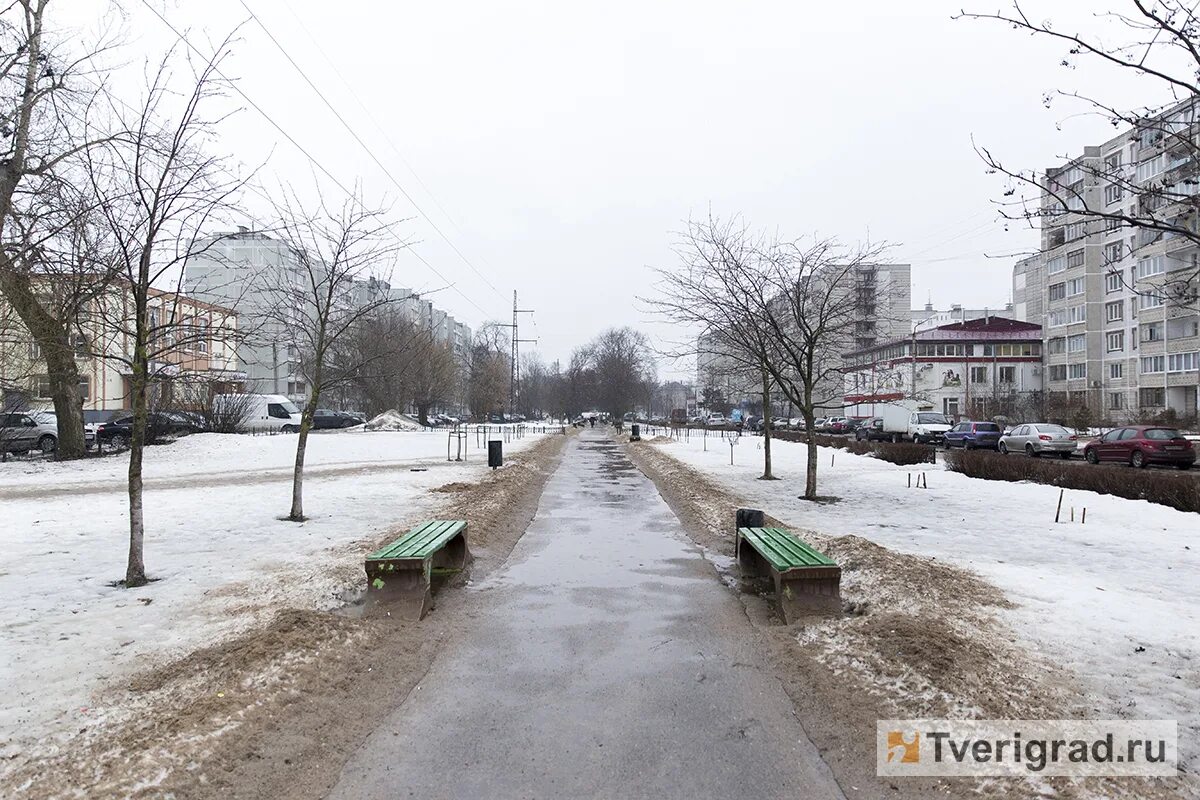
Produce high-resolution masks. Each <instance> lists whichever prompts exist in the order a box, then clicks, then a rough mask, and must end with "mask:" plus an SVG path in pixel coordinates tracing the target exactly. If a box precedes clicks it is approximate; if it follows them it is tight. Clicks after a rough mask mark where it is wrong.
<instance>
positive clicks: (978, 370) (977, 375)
mask: <svg viewBox="0 0 1200 800" xmlns="http://www.w3.org/2000/svg"><path fill="white" fill-rule="evenodd" d="M987 379H988V377H987V367H971V383H987Z"/></svg>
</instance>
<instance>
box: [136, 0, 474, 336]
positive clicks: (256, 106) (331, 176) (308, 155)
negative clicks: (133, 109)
mask: <svg viewBox="0 0 1200 800" xmlns="http://www.w3.org/2000/svg"><path fill="white" fill-rule="evenodd" d="M142 5H144V6H145V7H146V8H148V9H150V12H151V13H152V14H154V16H156V17H158V18H159V20H160V21H161V22H162V23H163V25H166V26H167V27H168V28H170V30H171V32H172V33H174V34H175V36H176V38H178V39H179V41H180V42H182V43H183V44H184V46H186V47H187V48H188V49H189V50H191V51H192V52H193V53H195V54H196V55H197V56H199V57H200V58H203V59H205V61H206V62H209V61H211V58H209V57H207V56H205V55H204V53H203V52H201V51H200V49H199V48H197V47H196V46H195V45H194V44H192V43H191V41H189V40H188V38H187V37H186V36H184V35H183V33H182V32H180V31H179V29H178V28H176V27H175V26H174V25H172V24H171V22H170V21H169V20H168V19H167V18H166V17H164V16H163V15H162V14H160V13H159V12H158V10H157V9H156V8H154V6H152V5H150V2H149V0H142ZM213 72H215V73H216V74H217V75H219V76H220V77H221V78H222V79H223V80H225V81H226V83H228V84H229V87H230V88H231V89H233V91H235V92H237V94H238V96H240V97H241V98H242V99H243V100H245V101H246V102H247V103H249V104H250V106H251V107H252V108H253V109H254V110H255V111H257V112H258V113H259V114H260V115H261V116H262V118H263V119H265V120H266V121H267V122H268V123H270V125H271V127H273V128H274V129H275V130H276V131H278V132H279V133H280V135H281V136H283V137H284V138H285V139H287V140H288V141H289V142H290V143H291V144H292V146H293V147H295V148H296V149H297V150H299V151H300V152H301V153H302V154H303V155H304V157H305V158H307V159H308V160H309V162H310V163H311V164H312V165H313V166H314V167H316V168H317V169H318V170H319V171H320V172H321V174H323V175H324V176H325V177H327V178H329V180H331V181H332V182H333V184H334V185H335V186H337V187H338V188H339V189H341V190H342V191H343V192H345V194H346V196H347V197H350V198H351V199H352V200H355V201H357V202H358V203H359V204H360V205H361V204H362V203H361V201H359V200H358V198H357V196H356V195H355V194H354V193H353V192H352V191H350V190H349V189H348V188H346V186H345V184H343V183H342V182H341V181H339V180H338V179H337V177H336V176H334V174H333V173H332V172H330V171H329V170H328V169H327V168H326V167H325V165H324V164H322V163H321V162H320V161H318V160H317V159H316V157H314V156H313V155H312V153H310V152H308V150H307V149H305V147H304V146H303V145H301V144H300V143H299V142H298V141H296V139H295V138H293V137H292V135H291V134H290V133H288V132H287V131H286V130H284V129H283V126H281V125H280V124H279V123H278V122H276V121H275V120H274V119H273V118H272V117H271V115H270V114H268V113H267V112H266V111H264V110H263V108H262V106H260V105H259V104H258V103H256V102H254V100H252V99H251V98H250V96H249V95H248V94H246V93H245V92H244V91H242V89H241V87H239V86H238V85H237V83H235V82H234V81H232V80H230V79H229V78H228V77H227V76H226V75H225V74H224V73H223V72H221V70H220V69H218V68H216V67H215V66H214V67H213ZM388 232H389V233H391V234H392V236H394V237H395V238H396V240H397V241H399V242H400V243H402V244H404V245H405V248H404V249H405V250H407V251H408V252H410V253H412V254H413V256H414V257H415V258H416V259H417V260H418V261H420V262H421V263H422V264H424V265H425V266H426V267H428V268H429V270H430V271H431V272H433V274H434V275H437V276H438V277H439V278H441V279H442V281H444V282H445V283H446V285H447V286H449V287H450V288H451V289H453V290H454V291H455V292H457V293H458V294H459V296H461V297H462V298H463V299H464V300H466V301H467V302H468V303H470V304H471V305H473V306H474V307H475V308H476V309H477V310H478V311H479V313H480V314H483V316H484V318H485V319H486V318H487V316H488V312H486V311H484V310H483V308H482V307H481V306H480V305H479V304H478V303H476V302H475V301H474V300H472V299H471V298H470V297H468V296H467V295H466V294H465V293H464V292H463V290H462V289H460V288H458V286H457V285H455V283H454V282H453V281H451V280H450V279H449V278H447V277H446V276H445V275H443V274H442V273H441V272H440V271H439V270H438V269H437V268H436V267H434V266H433V264H430V263H429V262H428V261H427V260H426V259H425V257H424V256H422V255H421V254H420V253H418V252H417V251H416V250H414V249H413V248H412V246H411V245H410V244H409V243H408V242H406V241H404V239H402V238H401V237H400V234H398V233H396V232H395V231H394V230H392V229H391V228H390V227H389V228H388Z"/></svg>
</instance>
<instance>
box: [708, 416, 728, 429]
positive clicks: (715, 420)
mask: <svg viewBox="0 0 1200 800" xmlns="http://www.w3.org/2000/svg"><path fill="white" fill-rule="evenodd" d="M728 423H729V420H727V419H726V418H725V415H724V414H720V413H717V414H709V415H708V419H707V420H705V424H706V425H708V426H710V427H716V426H719V425H727V424H728Z"/></svg>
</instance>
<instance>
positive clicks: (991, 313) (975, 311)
mask: <svg viewBox="0 0 1200 800" xmlns="http://www.w3.org/2000/svg"><path fill="white" fill-rule="evenodd" d="M995 316H1000V317H1012V316H1013V305H1012V303H1005V304H1002V305H999V306H998V307H996V308H964V307H963V306H962V305H960V304H958V303H954V304H953V305H951V306H950V308H948V309H946V310H944V311H941V310H938V309H936V308H934V307H933V303H926V304H925V307H924V308H914V309H913V310H912V329H913V330H914V331H927V330H932V329H933V328H940V327H941V326H943V325H952V324H953V323H955V322H966V321H968V320H972V319H983V318H984V317H995Z"/></svg>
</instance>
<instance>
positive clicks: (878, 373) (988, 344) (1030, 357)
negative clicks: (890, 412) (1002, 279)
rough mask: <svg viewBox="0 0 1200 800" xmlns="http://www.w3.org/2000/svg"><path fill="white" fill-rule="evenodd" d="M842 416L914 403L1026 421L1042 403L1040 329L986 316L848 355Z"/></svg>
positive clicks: (950, 413)
mask: <svg viewBox="0 0 1200 800" xmlns="http://www.w3.org/2000/svg"><path fill="white" fill-rule="evenodd" d="M844 358H845V361H846V370H845V375H844V381H845V384H844V387H845V395H844V402H845V414H846V416H851V417H870V416H875V415H876V414H877V413H879V405H880V404H884V403H891V402H895V401H897V400H913V401H916V402H917V403H918V404H919V405H920V407H921V408H924V409H927V410H932V411H940V412H942V413H943V414H945V415H946V416H948V417H960V416H964V415H966V416H972V417H976V418H986V417H990V416H995V415H997V414H1004V415H1009V416H1013V417H1014V418H1015V417H1023V416H1024V415H1025V414H1027V413H1033V412H1034V411H1036V409H1037V408H1038V407H1039V406H1040V399H1041V390H1042V377H1043V371H1042V365H1041V361H1042V329H1041V326H1039V325H1035V324H1033V323H1029V322H1021V321H1019V320H1013V319H1008V318H1006V317H983V318H979V319H971V320H966V321H964V322H958V323H952V324H949V325H941V326H938V327H936V328H929V329H924V330H920V331H914V332H913V333H911V334H910V335H909V336H907V337H905V338H902V339H893V340H891V341H886V342H878V343H876V344H874V345H872V346H871V347H868V348H863V349H860V350H855V351H852V352H849V353H846V354H845V355H844Z"/></svg>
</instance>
